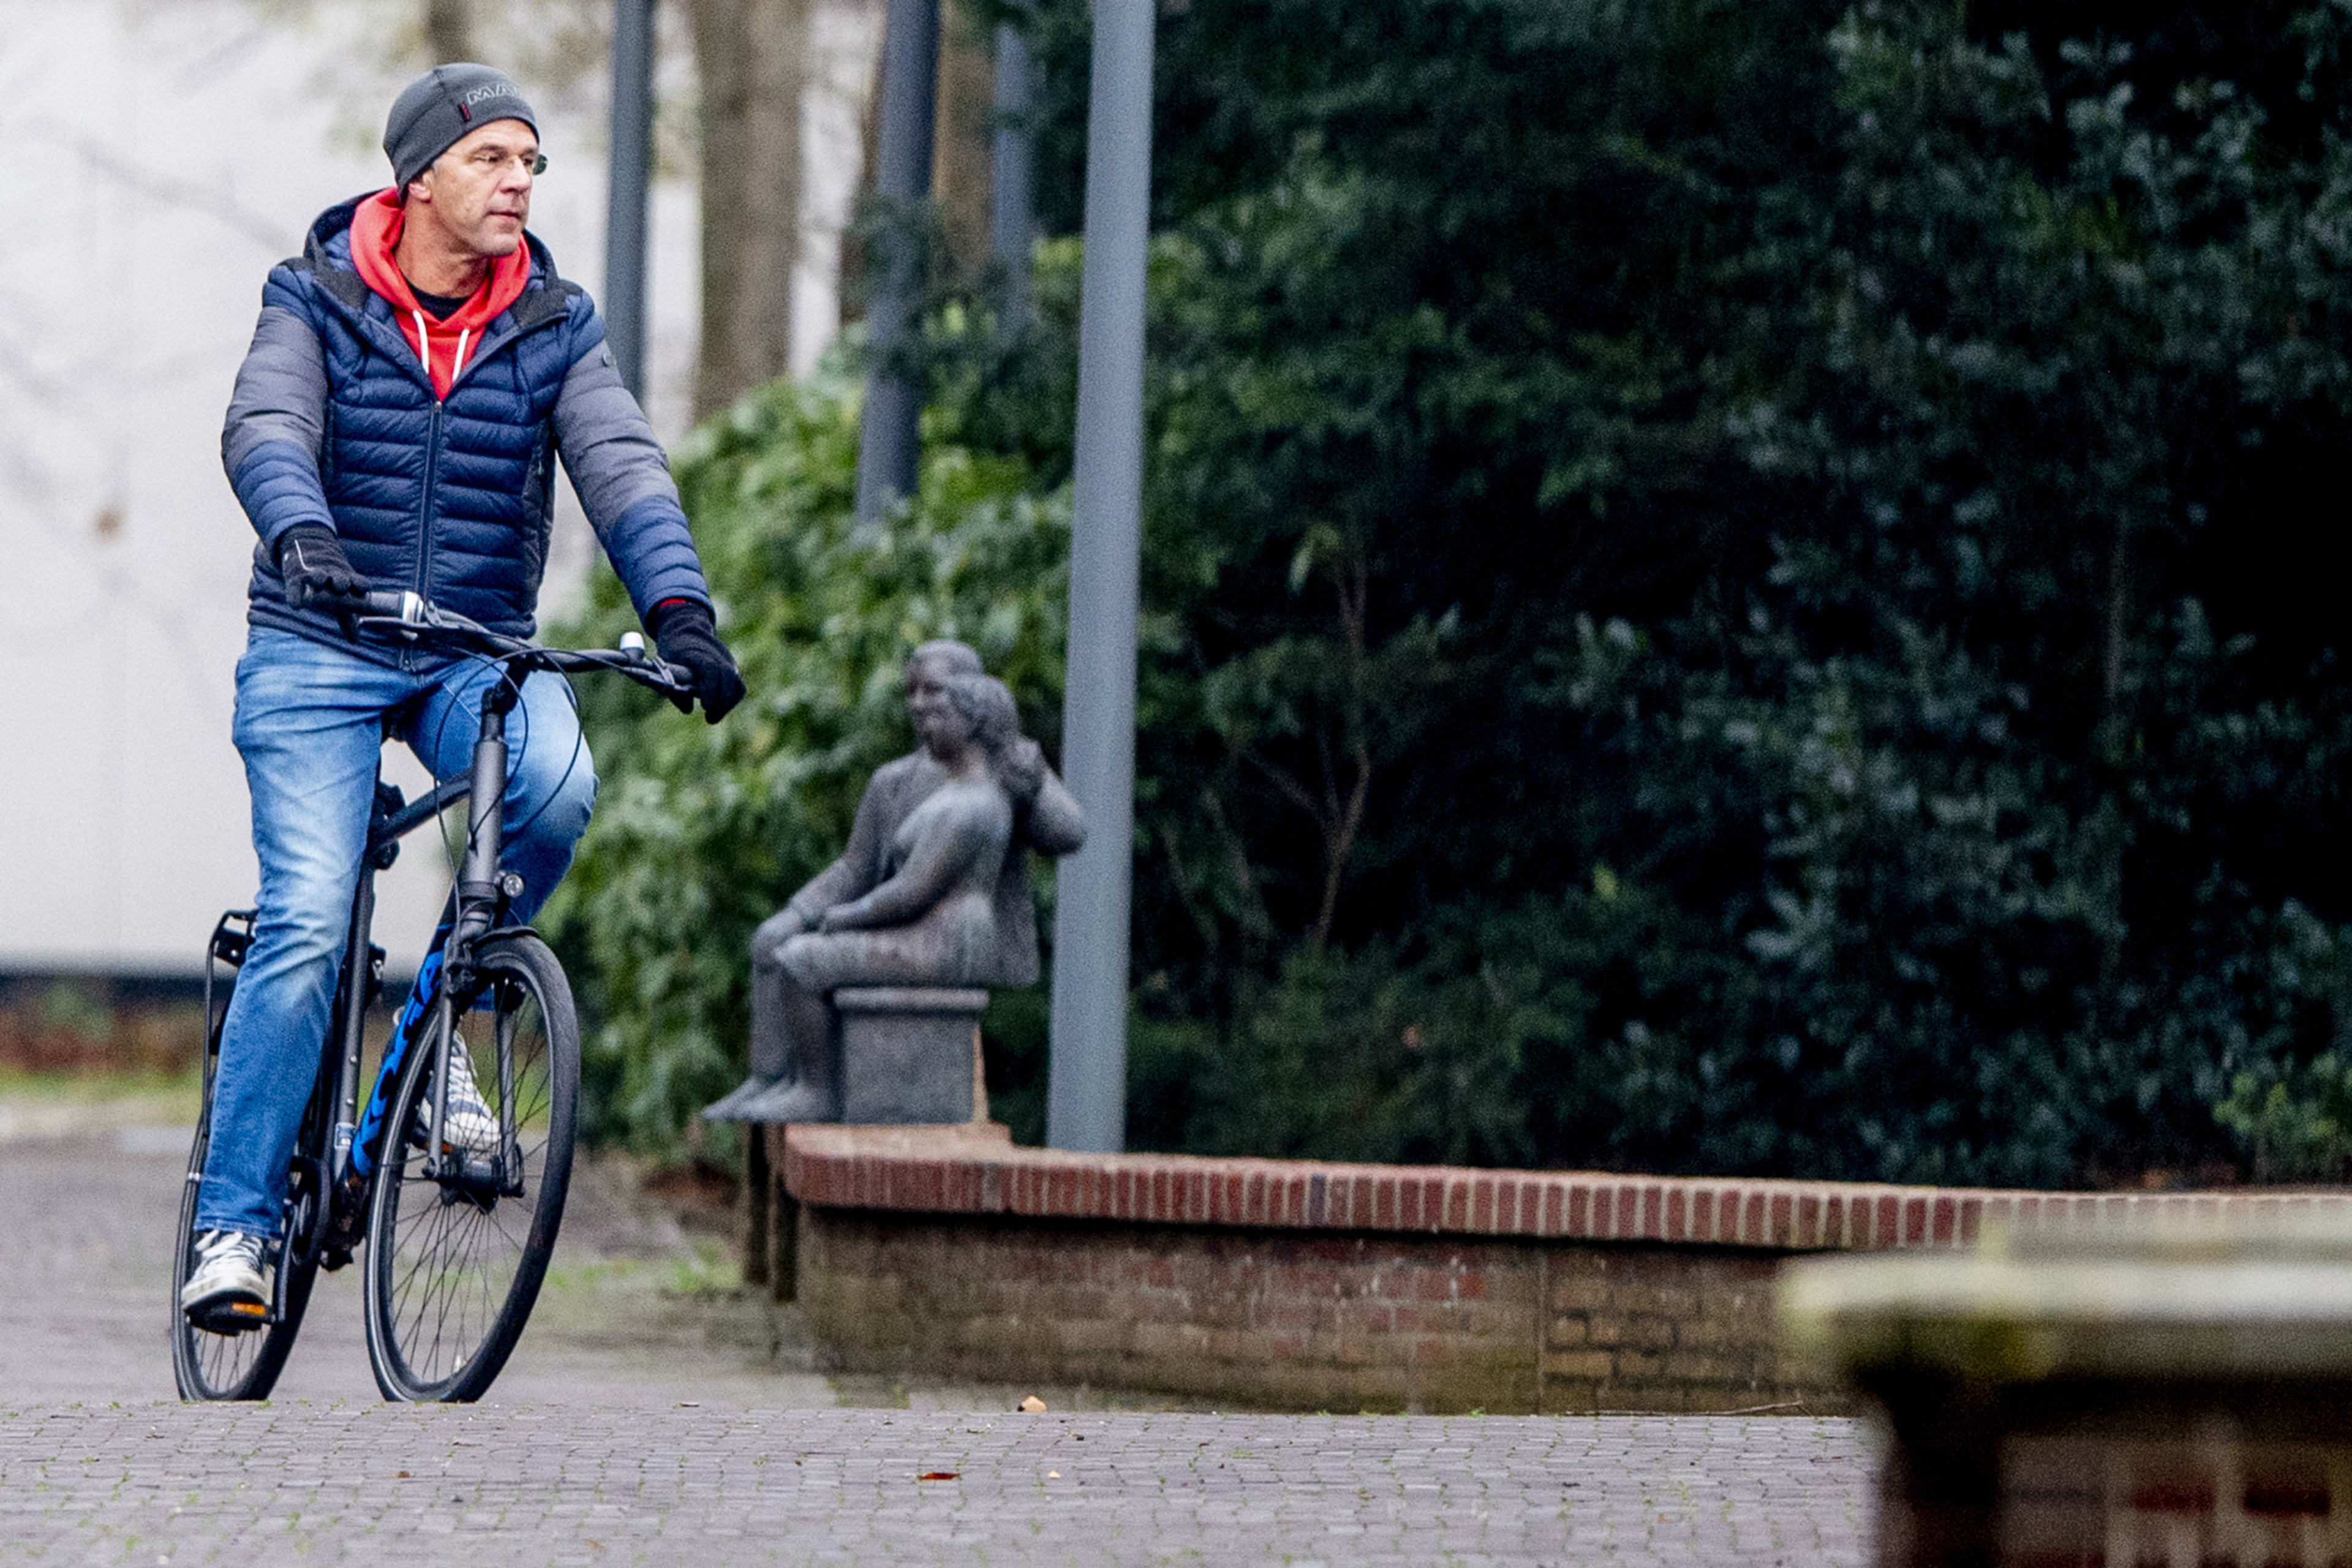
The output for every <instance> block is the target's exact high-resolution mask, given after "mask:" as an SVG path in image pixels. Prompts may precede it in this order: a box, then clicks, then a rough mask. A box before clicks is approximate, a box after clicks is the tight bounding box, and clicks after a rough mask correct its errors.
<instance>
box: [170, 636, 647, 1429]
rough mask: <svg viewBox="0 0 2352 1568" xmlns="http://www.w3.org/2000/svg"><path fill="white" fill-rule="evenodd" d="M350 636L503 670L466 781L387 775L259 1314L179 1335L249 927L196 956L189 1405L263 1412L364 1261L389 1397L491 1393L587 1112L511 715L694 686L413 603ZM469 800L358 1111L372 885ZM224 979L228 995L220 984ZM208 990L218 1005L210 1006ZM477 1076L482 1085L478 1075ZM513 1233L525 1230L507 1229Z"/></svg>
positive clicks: (640, 656) (179, 1258) (235, 914)
mask: <svg viewBox="0 0 2352 1568" xmlns="http://www.w3.org/2000/svg"><path fill="white" fill-rule="evenodd" d="M363 609H364V612H365V613H364V614H359V615H355V616H354V619H353V630H354V634H355V635H359V636H367V637H380V638H388V639H392V640H396V641H399V642H402V643H404V644H407V645H409V646H411V647H421V648H423V649H425V650H426V651H437V652H445V653H448V654H450V655H453V656H457V657H465V658H478V659H481V660H484V661H486V662H488V663H491V664H495V665H497V666H498V667H499V669H500V671H501V675H502V679H499V680H497V681H495V682H493V683H492V684H491V685H490V686H489V687H488V689H486V690H485V692H484V695H483V698H482V704H481V722H480V728H479V731H478V735H477V737H476V740H475V742H474V752H473V758H472V765H471V768H470V770H469V772H468V773H467V776H466V777H464V778H456V779H449V780H446V781H444V782H442V783H440V784H436V786H435V788H434V789H433V790H432V792H431V793H430V794H428V795H425V797H424V798H423V799H421V800H418V801H415V802H414V803H411V802H408V801H406V800H405V799H404V798H403V795H402V792H401V791H400V790H399V789H397V788H395V787H394V786H393V785H390V784H384V783H383V782H382V781H381V780H379V781H378V783H377V784H376V793H375V804H374V809H373V812H372V813H371V820H370V822H369V825H368V835H367V846H366V849H365V852H364V854H363V857H362V863H361V868H360V879H359V885H358V888H357V889H356V891H355V892H354V893H353V895H352V912H351V921H350V924H349V926H348V928H347V931H346V935H345V938H344V942H343V950H342V957H341V969H340V971H339V973H338V976H337V980H336V987H335V999H334V1005H333V1010H332V1012H331V1014H330V1019H331V1022H330V1025H329V1027H328V1033H327V1039H326V1041H325V1044H324V1046H323V1047H322V1048H321V1050H320V1060H319V1068H318V1075H317V1079H316V1081H315V1082H314V1084H313V1086H312V1089H311V1092H310V1103H309V1105H308V1107H307V1108H306V1110H304V1113H303V1119H302V1123H301V1130H300V1131H299V1134H298V1135H297V1137H296V1139H295V1144H294V1154H293V1159H292V1162H291V1165H290V1168H289V1172H288V1180H287V1194H286V1204H285V1210H284V1218H283V1220H282V1222H281V1225H280V1228H279V1232H278V1237H277V1238H276V1240H275V1242H274V1243H273V1244H272V1245H271V1247H270V1248H269V1252H270V1255H271V1256H272V1257H273V1258H274V1259H275V1261H276V1264H277V1268H276V1272H275V1276H274V1285H273V1289H274V1295H273V1299H272V1300H271V1301H270V1302H269V1303H268V1305H267V1306H266V1307H264V1308H261V1309H260V1310H254V1308H253V1306H252V1304H251V1303H249V1302H248V1303H230V1304H227V1305H226V1306H224V1307H223V1308H221V1309H219V1310H215V1311H214V1312H212V1313H210V1314H207V1315H206V1316H205V1319H204V1321H194V1320H192V1319H191V1318H190V1317H189V1315H188V1314H186V1313H184V1312H183V1311H182V1310H180V1306H179V1300H180V1289H181V1287H182V1286H183V1285H184V1284H185V1283H186V1281H187V1279H188V1276H189V1271H190V1269H191V1268H193V1267H194V1261H195V1248H194V1238H195V1215H196V1199H197V1194H198V1191H199V1189H200V1187H201V1185H202V1183H203V1176H204V1168H205V1152H206V1150H207V1148H208V1146H209V1143H210V1138H211V1131H212V1110H213V1086H214V1079H215V1075H216V1073H217V1070H218V1066H219V1060H220V1042H221V1026H222V1024H223V1021H224V1020H225V1019H226V1016H227V996H228V994H229V990H230V988H232V987H233V986H234V985H235V983H236V979H235V977H236V970H237V969H238V967H239V966H240V965H241V964H242V963H244V960H245V955H246V952H247V947H248V946H249V944H250V942H251V941H252V934H253V920H254V911H253V910H230V911H229V912H228V913H226V914H224V915H223V916H222V917H221V919H220V921H219V923H218V924H216V925H215V927H214V928H213V935H212V940H211V942H210V944H209V946H208V947H207V949H206V952H205V1012H206V1019H207V1027H206V1031H205V1035H206V1038H205V1059H204V1098H203V1108H202V1110H201V1111H200V1112H199V1114H198V1117H197V1121H196V1133H195V1142H194V1148H193V1149H192V1150H191V1151H190V1153H189V1157H188V1174H187V1180H186V1183H185V1184H184V1187H183V1190H182V1194H181V1200H180V1245H179V1249H178V1253H177V1255H176V1258H175V1260H174V1263H173V1270H172V1303H173V1305H172V1322H173V1333H172V1359H173V1373H174V1375H175V1376H176V1378H177V1380H178V1383H179V1388H180V1395H181V1397H182V1398H184V1399H189V1400H245V1399H266V1398H268V1395H269V1391H270V1389H271V1388H272V1387H273V1386H274V1385H275V1384H276V1383H277V1381H278V1373H280V1372H281V1371H283V1369H284V1367H285V1365H286V1358H287V1355H288V1353H289V1352H290V1351H291V1350H292V1349H293V1346H294V1340H295V1336H296V1334H297V1333H298V1332H299V1331H300V1329H301V1325H302V1316H303V1313H304V1311H305V1310H306V1309H307V1307H308V1306H309V1303H310V1291H311V1288H312V1286H313V1285H314V1283H315V1282H316V1280H317V1278H318V1273H319V1270H320V1269H321V1268H326V1269H330V1270H332V1269H337V1268H342V1267H344V1266H346V1265H347V1264H349V1263H350V1262H351V1261H352V1257H353V1254H354V1253H358V1252H362V1251H363V1252H364V1257H365V1265H364V1269H363V1274H362V1283H363V1287H364V1289H363V1295H364V1300H365V1317H366V1328H367V1347H368V1363H369V1365H370V1366H371V1367H372V1368H373V1371H374V1373H375V1380H376V1386H377V1387H378V1388H379V1389H381V1390H382V1391H383V1396H384V1397H385V1398H386V1399H391V1400H399V1401H405V1402H466V1401H470V1400H475V1399H478V1398H480V1397H481V1396H482V1394H484V1393H485V1392H486V1391H487V1390H488V1388H489V1386H490V1384H491V1383H492V1382H493V1381H495V1380H496V1378H497V1377H498V1375H499V1371H500V1370H501V1369H502V1368H504V1366H505V1365H506V1362H507V1358H508V1356H509V1354H511V1353H512V1352H513V1350H514V1347H515V1343H516V1342H517V1341H518V1340H519V1339H520V1337H521V1334H522V1329H523V1325H524V1323H525V1322H526V1321H529V1319H530V1311H531V1308H532V1306H533V1305H534V1304H535V1303H536V1301H537V1300H538V1296H539V1289H540V1285H541V1281H542V1280H543V1279H544V1278H545V1276H546V1272H547V1262H548V1258H549V1256H550V1255H551V1253H552V1252H553V1250H554V1247H555V1237H556V1232H557V1231H558V1229H559V1228H560V1227H561V1226H562V1221H563V1204H564V1197H565V1194H566V1191H567V1189H568V1187H569V1184H570V1181H571V1171H572V1132H573V1124H574V1120H575V1118H576V1116H577V1114H578V1108H579V1088H580V1027H579V1022H578V1019H577V1017H576V1016H575V1015H574V1013H573V1010H572V989H571V985H570V984H569V982H567V981H566V980H565V978H564V975H563V970H562V965H561V964H560V963H557V962H556V958H555V954H554V953H553V952H551V950H550V949H549V947H548V946H547V944H546V942H543V941H542V940H541V938H540V937H539V935H538V934H537V933H536V932H534V931H531V930H530V928H529V927H527V926H519V925H513V924H510V923H509V921H508V918H507V915H508V906H509V901H510V900H513V899H514V898H515V897H516V896H517V895H519V894H520V892H521V891H522V879H521V878H520V876H518V875H517V874H516V873H514V872H512V871H509V870H506V869H504V868H501V867H500V865H499V853H500V847H501V842H502V824H501V820H500V809H499V808H500V803H501V801H502V799H503V797H504V795H505V793H506V781H507V743H506V721H507V715H508V714H509V713H510V712H511V711H512V710H513V709H514V707H515V705H516V703H517V702H518V701H519V700H520V697H521V686H522V681H523V679H524V678H525V677H527V676H528V675H530V673H531V672H533V671H535V670H541V669H545V670H553V671H556V672H558V673H561V674H572V673H577V672H580V671H583V670H609V671H612V672H614V673H617V674H620V675H623V676H625V677H627V678H628V679H632V680H635V681H636V682H637V683H638V684H640V685H643V686H646V687H649V688H651V689H654V690H656V691H659V692H662V693H664V694H666V695H671V696H676V695H678V694H682V693H684V692H685V691H687V690H688V672H687V671H686V670H684V669H683V668H679V667H677V666H674V665H668V664H665V663H663V662H662V661H661V660H659V659H658V658H652V657H649V656H648V655H647V654H646V647H645V639H644V637H641V636H639V635H638V634H636V633H635V632H632V633H630V634H628V635H627V636H625V637H623V638H622V639H621V646H620V647H618V648H616V649H611V650H606V649H560V648H549V647H540V646H538V645H536V644H533V643H530V642H525V641H521V640H520V639H517V638H513V637H502V636H500V635H499V634H497V633H494V632H491V631H489V630H488V628H486V627H484V626H480V625H479V624H478V623H476V622H473V621H469V620H467V619H466V618H465V617H463V616H457V615H455V614H452V613H451V612H448V611H446V610H441V609H437V608H436V607H435V606H434V605H430V604H428V603H426V602H425V600H423V599H421V598H419V597H418V596H417V595H415V594H370V595H367V596H366V598H365V601H364V605H363ZM460 801H466V802H468V806H467V830H466V848H465V854H464V857H463V859H462V861H461V862H460V864H459V866H458V868H457V885H456V887H455V888H454V889H452V891H451V894H450V901H449V903H448V904H447V905H446V906H445V908H444V910H443V913H442V917H441V921H440V924H439V926H438V928H437V929H436V931H435V933H434V938H433V942H432V946H431V948H430V949H429V951H428V952H427V953H426V955H425V962H424V963H423V964H421V965H420V966H419V968H418V971H417V975H416V980H415V984H414V986H413V987H412V988H411V990H410V992H409V994H408V998H407V1001H406V1003H405V1004H404V1005H403V1007H402V1008H401V1011H400V1014H399V1016H398V1017H397V1019H396V1020H395V1021H394V1025H393V1028H392V1032H391V1035H390V1036H389V1037H388V1038H387V1039H386V1040H385V1042H384V1047H383V1056H382V1059H381V1062H380V1064H379V1065H378V1067H377V1069H376V1074H375V1078H374V1080H373V1086H372V1087H371V1089H370V1091H369V1095H368V1100H367V1104H366V1107H365V1109H364V1110H362V1109H361V1106H360V1103H359V1088H360V1076H361V1065H362V1063H361V1048H362V1034H363V1027H364V1024H365V1019H366V1014H367V1009H368V1007H369V1006H370V1005H372V1004H373V1003H374V1002H375V1001H376V1000H377V999H378V997H379V996H380V995H381V994H382V993H383V962H384V952H383V949H382V948H381V947H378V946H376V945H375V944H374V943H373V942H372V941H371V940H370V932H371V927H372V925H373V919H374V912H375V874H376V873H377V872H379V871H382V870H385V869H387V868H390V867H391V866H392V864H393V862H394V858H396V857H397V856H398V854H399V852H400V841H401V839H402V838H403V837H405V836H407V835H408V834H410V833H412V832H414V831H415V830H416V829H417V828H419V827H421V826H424V825H425V824H426V823H428V822H437V821H438V820H439V819H440V817H441V816H442V814H443V813H444V812H445V811H446V810H447V809H449V808H450V807H452V806H454V805H457V803H458V802H460ZM224 970H225V971H226V985H222V986H216V984H215V979H216V977H217V976H218V975H219V973H220V972H222V971H224ZM216 993H217V995H216ZM453 1042H458V1043H462V1044H463V1046H464V1047H465V1048H466V1049H467V1053H468V1055H469V1057H470V1058H471V1060H472V1063H473V1064H474V1068H475V1073H476V1078H477V1080H478V1084H479V1088H480V1092H481V1094H482V1097H483V1099H484V1100H486V1101H488V1102H489V1103H491V1104H492V1105H493V1106H494V1107H495V1108H496V1110H497V1112H498V1118H499V1138H498V1145H497V1148H496V1150H495V1151H494V1152H489V1153H488V1154H487V1155H485V1154H478V1153H472V1152H467V1150H465V1149H462V1148H459V1147H457V1146H455V1145H453V1144H451V1143H449V1142H446V1140H445V1139H444V1137H443V1130H444V1128H445V1125H446V1116H447V1111H448V1105H447V1099H448V1089H447V1084H448V1077H447V1072H448V1068H447V1064H448V1060H449V1054H450V1048H451V1045H452V1043H453ZM485 1065H488V1066H490V1067H491V1068H492V1070H490V1071H488V1072H487V1073H485V1072H484V1071H483V1070H482V1069H483V1068H484V1067H485ZM518 1219H525V1220H527V1225H526V1226H525V1228H524V1229H523V1230H522V1232H521V1234H520V1235H518V1234H517V1233H516V1230H515V1228H514V1226H513V1223H512V1222H514V1221H516V1220H518Z"/></svg>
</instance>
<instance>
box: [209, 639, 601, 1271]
mask: <svg viewBox="0 0 2352 1568" xmlns="http://www.w3.org/2000/svg"><path fill="white" fill-rule="evenodd" d="M496 679H499V678H498V676H497V675H496V673H495V672H494V671H492V670H491V669H489V668H486V667H485V666H483V665H481V664H479V663H477V662H474V661H472V660H464V661H460V662H457V663H447V662H440V661H434V662H432V663H429V664H422V665H420V666H419V668H415V669H393V668H385V667H384V666H383V665H380V664H375V663H372V662H371V661H369V660H367V659H363V658H358V657H356V656H354V655H352V654H349V653H345V652H343V651H341V649H338V648H333V647H328V646H327V645H326V644H324V643H318V642H313V641H311V640H310V638H308V637H297V636H295V635H294V634H293V633H291V632H284V631H278V630H276V629H274V628H271V627H266V626H263V627H256V628H255V629H254V631H253V633H252V635H251V637H249V638H248V639H247V643H246V648H245V657H244V658H241V659H239V660H237V665H236V749H237V751H238V752H240V753H242V754H243V756H244V758H245V777H246V783H247V786H248V787H249V788H250V789H251V791H252V793H253V847H254V852H255V854H256V855H257V857H258V858H259V859H260V862H261V893H260V898H259V900H257V910H258V913H257V918H256V919H255V921H254V928H253V946H252V948H251V950H250V951H248V952H247V954H246V960H245V967H244V968H243V969H242V970H240V971H239V972H238V974H237V979H236V993H235V994H234V995H233V996H232V997H231V998H230V1000H229V1005H228V1017H227V1019H226V1022H225V1024H224V1026H223V1029H222V1034H221V1054H220V1071H219V1076H218V1078H217V1079H215V1082H214V1086H213V1121H212V1144H211V1147H210V1148H209V1149H208V1150H207V1151H206V1152H205V1175H204V1184H203V1187H202V1189H201V1190H200V1191H199V1193H198V1194H197V1199H196V1226H197V1228H198V1229H200V1230H236V1231H243V1232H245V1233H247V1234H248V1235H252V1236H276V1235H277V1234H278V1226H279V1220H280V1216H281V1214H282V1212H283V1206H284V1204H285V1195H286V1169H287V1163H288V1160H289V1157H290V1156H291V1155H292V1153H293V1149H294V1137H295V1134H296V1133H297V1132H298V1131H299V1130H300V1128H301V1123H302V1110H303V1107H304V1106H305V1105H307V1104H308V1103H309V1101H310V1088H311V1085H312V1083H313V1082H315V1081H316V1079H317V1076H318V1070H319V1056H320V1051H321V1050H322V1049H323V1048H324V1046H325V1043H326V1038H327V1025H328V1022H329V1020H328V1014H329V1012H330V1011H331V1009H332V1007H333V1005H334V992H335V969H336V964H337V962H338V960H339V959H340V958H341V952H342V945H343V939H344V935H345V933H346V931H348V930H349V927H350V923H351V913H352V893H353V892H354V891H355V890H356V889H357V887H358V885H359V870H360V856H361V854H362V851H363V850H364V849H365V848H366V847H367V827H368V816H369V813H370V810H371V808H372V807H373V804H374V800H375V783H376V764H377V761H378V757H377V753H378V752H380V751H381V750H382V749H383V741H384V739H385V736H386V734H387V733H390V734H392V735H394V736H397V737H399V738H402V739H404V740H406V741H407V742H408V744H409V748H410V750H412V751H414V752H415V753H416V756H417V759H418V760H419V761H420V762H422V763H424V764H425V766H426V767H427V768H429V769H430V770H432V773H433V776H434V777H435V778H436V779H448V778H453V777H463V776H464V775H465V774H466V773H467V772H468V771H469V770H470V769H471V767H472V765H473V751H474V741H475V738H476V736H477V734H478V727H479V724H480V716H481V709H480V702H481V696H482V693H483V692H484V691H485V690H487V689H489V687H490V685H491V683H492V682H493V681H495V680H496ZM507 748H508V750H507V792H506V800H505V810H504V816H503V820H504V823H505V831H506V840H505V853H504V855H503V857H502V863H503V864H504V865H505V867H506V868H507V869H509V870H510V871H516V872H520V874H521V876H522V879H523V894H522V896H521V897H520V899H518V900H515V902H514V906H513V910H514V918H515V919H516V920H518V921H527V920H529V919H530V916H531V914H532V912H533V911H534V910H537V909H538V908H539V906H540V905H541V903H542V902H543V901H545V900H546V898H547V895H548V894H549V893H551V892H552V891H553V890H554V889H555V884H556V883H558V882H560V881H562V879H563V873H564V872H565V871H566V870H567V869H568V868H570V867H571V865H572V846H573V845H574V844H576V843H578V842H579V839H580V835H581V834H582V833H583V832H585V831H586V830H587V826H588V814H589V812H590V811H591V810H592V809H593V807H594V805H595V803H596V771H595V768H594V766H593V764H592V763H591V762H590V761H589V757H588V750H587V747H586V745H585V743H584V742H583V741H582V740H581V737H580V720H579V717H578V715H577V714H576V713H575V712H574V711H573V710H572V692H571V688H570V687H569V686H568V685H567V684H566V683H565V681H564V679H563V678H562V676H560V675H551V674H548V673H546V672H544V671H541V673H538V674H535V675H532V676H531V677H530V679H527V680H525V681H524V682H523V689H522V700H521V702H520V704H519V705H518V706H517V707H516V709H515V710H514V711H513V712H512V713H510V714H509V715H508V717H507Z"/></svg>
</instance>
